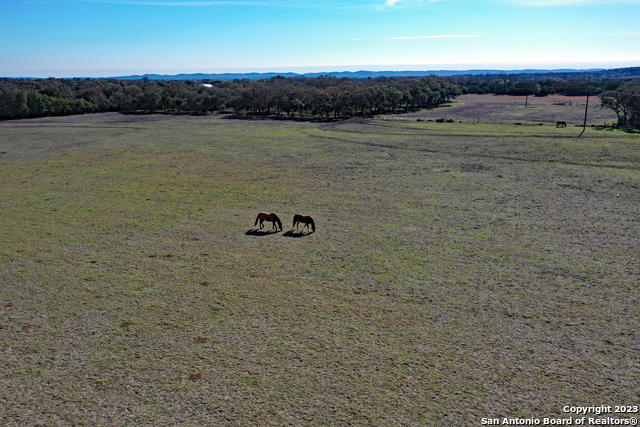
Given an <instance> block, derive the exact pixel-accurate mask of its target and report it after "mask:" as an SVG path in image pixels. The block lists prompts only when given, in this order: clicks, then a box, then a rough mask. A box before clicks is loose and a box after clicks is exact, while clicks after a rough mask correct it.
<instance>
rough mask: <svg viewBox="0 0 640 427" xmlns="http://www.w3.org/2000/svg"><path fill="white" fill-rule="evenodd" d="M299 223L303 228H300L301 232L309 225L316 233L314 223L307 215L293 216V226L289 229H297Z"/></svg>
mask: <svg viewBox="0 0 640 427" xmlns="http://www.w3.org/2000/svg"><path fill="white" fill-rule="evenodd" d="M299 223H303V224H304V227H302V229H303V230H304V229H305V227H307V228H308V227H309V224H311V230H313V231H316V223H315V221H314V220H313V218H311V217H310V216H309V215H303V214H295V215H294V216H293V225H292V226H291V228H293V227H295V228H298V225H299Z"/></svg>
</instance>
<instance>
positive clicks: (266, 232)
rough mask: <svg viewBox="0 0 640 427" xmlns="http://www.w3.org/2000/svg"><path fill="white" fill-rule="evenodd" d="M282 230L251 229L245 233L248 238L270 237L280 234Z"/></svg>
mask: <svg viewBox="0 0 640 427" xmlns="http://www.w3.org/2000/svg"><path fill="white" fill-rule="evenodd" d="M280 231H282V230H279V231H278V230H260V229H259V228H251V229H249V230H247V232H246V233H244V234H245V235H247V236H269V235H271V234H276V233H280Z"/></svg>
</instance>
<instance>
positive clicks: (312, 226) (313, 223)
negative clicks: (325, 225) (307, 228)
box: [309, 217, 316, 233]
mask: <svg viewBox="0 0 640 427" xmlns="http://www.w3.org/2000/svg"><path fill="white" fill-rule="evenodd" d="M309 219H310V220H311V229H312V230H313V231H314V233H315V231H316V222H315V221H314V220H313V218H311V217H309Z"/></svg>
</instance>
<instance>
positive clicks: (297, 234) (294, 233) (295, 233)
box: [283, 229, 313, 239]
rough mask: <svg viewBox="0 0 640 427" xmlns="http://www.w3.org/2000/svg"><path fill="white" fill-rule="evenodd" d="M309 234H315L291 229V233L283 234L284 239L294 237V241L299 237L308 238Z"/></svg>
mask: <svg viewBox="0 0 640 427" xmlns="http://www.w3.org/2000/svg"><path fill="white" fill-rule="evenodd" d="M309 234H313V231H307V232H306V233H305V232H304V231H303V230H299V231H298V230H294V229H291V230H289V231H287V232H286V233H284V234H283V236H284V237H293V238H294V239H297V238H299V237H304V236H308V235H309Z"/></svg>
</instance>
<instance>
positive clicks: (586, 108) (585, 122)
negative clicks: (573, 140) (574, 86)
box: [578, 86, 591, 138]
mask: <svg viewBox="0 0 640 427" xmlns="http://www.w3.org/2000/svg"><path fill="white" fill-rule="evenodd" d="M590 89H591V87H590V86H587V103H586V104H585V106H584V124H583V125H582V132H580V135H578V138H580V137H581V136H582V134H583V133H584V130H585V129H586V128H587V111H588V108H589V91H590Z"/></svg>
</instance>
